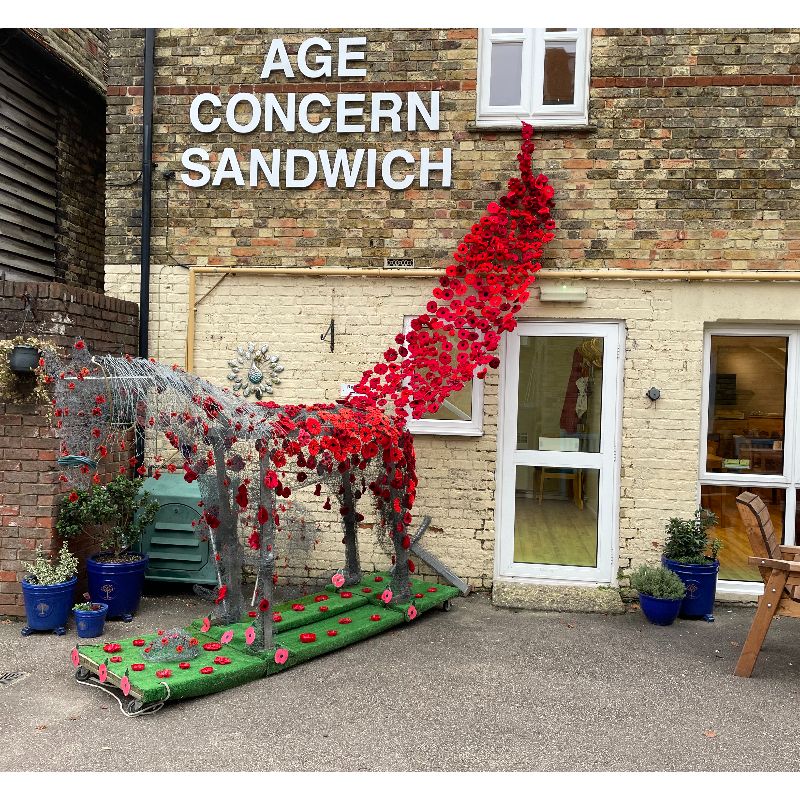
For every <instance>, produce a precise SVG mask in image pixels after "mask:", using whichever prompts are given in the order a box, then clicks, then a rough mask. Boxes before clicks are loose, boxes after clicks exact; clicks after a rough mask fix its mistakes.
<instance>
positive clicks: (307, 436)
mask: <svg viewBox="0 0 800 800" xmlns="http://www.w3.org/2000/svg"><path fill="white" fill-rule="evenodd" d="M532 134H533V131H532V129H531V128H530V127H529V126H527V125H524V124H523V131H522V146H521V150H520V153H519V155H518V156H517V159H518V162H519V166H520V173H521V174H520V177H514V178H512V179H511V180H510V181H509V184H508V191H507V193H506V194H505V195H504V196H503V197H501V198H500V199H499V200H498V201H497V202H493V203H490V204H489V205H488V206H487V209H486V213H485V214H484V215H482V216H481V219H480V221H479V222H477V223H476V224H475V225H473V226H472V229H471V231H470V232H469V233H468V234H467V235H466V236H465V237H464V238H463V240H462V241H461V243H460V244H459V245H458V248H457V250H456V252H455V254H454V256H453V263H451V264H450V265H448V266H447V268H446V270H445V274H444V275H443V276H442V277H440V278H439V286H437V287H436V288H435V289H434V290H433V299H431V300H430V301H429V302H428V303H427V306H426V313H423V314H421V315H419V316H418V317H416V318H415V319H414V320H413V321H412V323H411V330H410V331H409V332H408V333H407V334H402V333H399V334H397V336H396V337H395V343H396V345H397V346H396V347H390V348H389V349H387V350H386V352H385V353H384V354H383V359H382V360H381V361H379V362H378V363H377V364H376V365H375V366H374V367H372V368H371V369H369V370H367V371H366V372H365V373H364V375H363V377H362V378H361V380H360V382H359V383H358V384H357V386H356V387H355V389H354V391H353V393H352V394H350V395H349V396H348V397H347V398H345V399H344V400H340V401H338V402H337V403H334V404H314V405H278V404H276V403H272V402H256V403H252V402H248V401H246V400H244V399H243V398H242V397H240V396H237V394H235V393H234V392H231V391H230V390H229V389H222V388H219V387H217V386H215V385H213V384H212V383H210V382H208V381H206V380H204V379H202V378H200V377H198V376H196V375H192V374H190V373H187V372H185V371H184V370H182V369H181V368H180V367H178V366H177V365H173V366H168V365H165V364H160V363H157V362H155V361H154V360H152V359H150V360H148V359H141V358H133V357H130V356H125V357H115V356H95V357H92V356H91V354H90V353H89V352H88V349H87V348H86V345H85V344H84V343H83V342H82V341H78V342H77V343H76V345H75V349H74V350H73V351H72V354H71V358H70V359H69V360H68V361H62V359H61V358H60V357H59V356H58V355H57V354H55V353H53V352H48V353H46V354H45V367H44V368H45V371H46V373H47V375H48V376H49V380H50V381H51V382H52V383H53V384H54V400H53V403H54V415H55V427H56V428H57V429H58V432H59V435H60V439H61V458H60V459H59V463H60V464H61V465H62V466H64V467H66V469H65V474H64V475H62V476H61V480H62V481H63V482H64V483H67V484H71V485H73V486H75V487H80V488H88V487H89V486H90V485H91V484H92V483H99V482H100V481H101V479H100V475H99V473H98V471H97V470H98V464H99V462H100V461H101V460H102V459H103V458H105V457H107V456H108V453H109V450H110V448H122V449H125V448H126V447H127V445H126V442H125V439H124V437H123V438H120V435H119V430H120V429H121V428H129V427H130V426H131V425H132V424H134V423H135V424H136V425H137V426H139V428H140V429H142V430H143V431H144V433H145V436H146V438H147V439H148V444H149V447H148V448H147V450H148V453H149V454H150V456H149V463H148V465H144V464H142V465H139V466H138V472H139V474H141V475H145V474H148V472H150V473H151V474H152V476H153V477H154V478H158V477H160V475H161V474H163V472H164V471H166V470H168V471H170V472H175V471H177V470H178V469H182V471H183V473H184V478H185V479H186V480H187V481H189V482H192V481H195V480H197V481H198V482H199V485H200V492H201V498H202V502H201V506H202V508H203V513H202V517H201V519H200V521H199V523H198V525H197V533H198V535H200V536H202V537H207V538H208V541H209V545H210V548H211V552H212V554H213V557H214V563H215V565H216V569H217V594H216V598H215V603H216V605H217V617H218V620H219V621H220V622H225V623H231V622H236V621H239V620H240V619H241V618H242V617H243V615H244V614H245V612H246V611H247V606H246V601H245V597H244V594H243V589H242V585H241V570H242V566H243V564H244V562H245V560H246V559H245V548H244V546H243V543H242V540H243V539H245V538H246V541H247V545H248V548H249V550H250V552H251V554H252V556H251V558H252V560H253V561H254V563H255V566H256V571H257V584H256V585H257V587H258V590H259V594H260V598H259V602H258V611H259V615H260V618H259V624H258V625H257V642H256V645H257V646H258V647H260V648H261V649H263V650H268V649H270V648H271V647H272V646H273V644H272V623H273V618H272V613H271V612H270V608H271V606H272V599H273V586H274V583H275V582H276V580H277V573H276V546H277V543H278V537H279V534H282V535H284V536H286V539H287V541H289V540H291V541H292V542H295V543H298V542H302V541H303V540H304V539H306V540H307V539H308V538H309V537H306V536H305V533H306V529H307V527H308V525H309V520H310V519H312V517H313V513H312V509H311V507H310V506H307V504H306V503H305V502H301V501H300V500H298V497H297V495H298V493H299V492H300V491H301V490H304V489H311V488H312V487H313V491H312V492H311V496H314V497H316V498H317V499H316V500H314V501H312V502H313V503H315V504H322V506H321V507H322V509H323V510H326V511H327V510H331V509H332V508H333V507H334V503H332V500H331V498H334V500H335V504H336V505H337V506H338V513H339V515H340V516H341V523H342V529H343V533H344V538H343V542H344V548H345V565H344V568H343V569H342V570H340V571H339V573H337V574H336V575H334V583H335V584H337V585H339V586H341V585H344V586H349V585H354V584H356V583H358V582H359V580H360V579H361V577H362V573H361V567H360V564H359V555H358V542H357V536H358V529H359V523H360V522H362V521H363V520H364V515H363V514H362V513H361V512H360V511H359V503H360V502H361V501H362V500H363V498H364V496H365V495H370V496H371V497H372V499H373V501H374V503H375V506H376V511H377V518H378V520H379V524H378V525H377V526H376V530H377V533H378V538H379V540H380V541H381V543H382V544H383V545H384V546H385V547H386V549H387V550H388V551H389V552H391V553H392V554H393V555H392V560H393V562H394V570H393V578H392V582H391V585H390V591H391V596H392V597H393V598H394V600H395V601H398V602H408V601H409V599H410V589H409V570H410V561H409V559H408V554H409V553H408V551H409V548H410V546H411V538H410V536H409V533H408V531H409V525H410V523H411V521H412V516H411V511H412V509H413V506H414V500H415V495H416V487H417V476H416V471H415V456H414V444H413V437H412V435H411V434H410V433H409V432H408V430H407V427H406V420H407V418H408V416H409V415H411V416H412V417H414V418H419V417H421V416H422V415H423V414H425V413H431V412H435V411H436V410H437V409H438V408H439V406H440V405H441V404H442V403H443V402H444V401H445V400H446V398H447V396H448V395H449V394H450V393H452V392H453V391H457V390H459V389H461V388H463V386H464V385H465V384H466V383H467V382H468V381H470V380H471V379H473V377H478V378H483V377H485V375H486V371H487V368H489V367H491V368H495V367H497V366H498V365H499V359H498V358H497V357H496V356H494V355H493V353H494V351H495V350H496V349H497V347H498V345H499V343H500V339H501V335H502V333H503V332H504V331H510V330H513V328H514V327H515V325H516V315H517V314H518V312H519V311H520V309H521V308H522V305H523V304H524V303H525V302H526V300H527V299H528V297H529V291H528V289H529V286H530V284H531V283H532V282H533V280H534V277H535V273H536V271H537V270H538V269H539V268H540V265H539V263H538V259H539V258H541V253H542V248H543V246H544V244H546V243H547V242H549V241H550V240H551V239H552V238H553V235H554V234H553V233H552V230H553V228H554V227H555V223H554V221H553V218H552V209H553V206H554V203H553V189H552V187H551V186H550V185H549V182H548V179H547V178H546V177H545V176H544V175H538V176H536V177H534V175H533V173H532V170H531V154H532V152H533V149H534V146H533V141H532ZM158 436H164V437H165V438H166V439H167V441H168V442H169V443H170V445H171V446H172V447H173V448H174V450H175V452H176V453H177V454H179V455H180V457H182V458H183V464H182V466H181V467H178V466H176V465H175V464H174V463H169V462H168V460H166V459H164V457H163V456H161V455H159V454H158V452H157V451H156V448H154V447H153V443H154V441H155V440H156V438H157V437H158ZM154 451H156V454H155V455H153V452H154ZM130 462H131V466H136V461H135V458H134V457H131V459H130ZM127 469H128V467H125V466H123V467H121V471H127ZM323 490H324V492H325V494H327V499H326V500H325V501H324V503H322V496H323ZM309 499H310V498H309ZM297 546H299V545H297Z"/></svg>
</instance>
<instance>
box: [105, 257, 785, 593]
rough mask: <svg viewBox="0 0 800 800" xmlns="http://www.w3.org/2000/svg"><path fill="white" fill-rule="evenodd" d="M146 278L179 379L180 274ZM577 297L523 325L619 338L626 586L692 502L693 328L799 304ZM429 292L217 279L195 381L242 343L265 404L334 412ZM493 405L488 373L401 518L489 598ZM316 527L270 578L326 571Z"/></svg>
mask: <svg viewBox="0 0 800 800" xmlns="http://www.w3.org/2000/svg"><path fill="white" fill-rule="evenodd" d="M153 276H154V279H153V287H152V291H151V323H150V347H151V355H152V356H154V357H156V358H158V359H160V360H163V361H166V362H168V363H173V362H175V363H179V364H183V363H184V351H185V334H186V301H187V284H188V273H187V272H186V270H184V269H182V268H180V267H172V266H163V267H162V266H154V267H153ZM218 280H219V276H218V275H198V276H197V297H198V298H202V297H203V295H204V294H205V293H206V292H207V291H209V290H210V289H212V287H214V284H215V283H216V282H217V281H218ZM583 285H585V286H586V287H587V291H588V300H587V302H586V303H585V304H578V305H572V304H569V305H568V304H562V303H555V304H554V303H541V302H539V301H538V299H535V298H536V294H535V293H534V298H533V299H531V301H529V303H528V305H527V307H526V308H525V309H523V312H522V314H521V316H522V317H524V318H525V319H527V320H537V319H542V320H545V319H547V320H559V319H564V320H596V321H613V320H621V321H623V322H624V323H625V329H626V333H625V355H624V388H623V393H622V436H621V442H622V447H621V451H620V471H621V472H620V497H619V562H618V568H619V570H620V571H621V572H620V574H621V583H622V584H623V585H624V584H625V583H626V579H625V574H626V573H627V572H628V571H629V570H630V568H631V566H636V565H637V564H639V563H641V562H642V561H645V560H650V561H655V560H657V558H658V553H659V549H660V545H661V541H662V538H663V529H664V523H665V522H666V520H667V519H668V518H669V517H670V516H674V515H690V514H691V513H692V512H693V510H694V508H695V507H696V504H697V501H698V482H697V477H698V453H699V442H700V409H701V392H702V357H703V331H704V326H705V325H706V324H714V323H718V322H720V321H736V320H741V321H743V322H757V321H758V319H759V318H765V317H769V318H770V319H771V320H775V321H788V322H792V323H794V324H800V317H799V315H798V312H797V310H796V308H797V304H796V302H795V298H796V295H797V292H798V288H797V286H796V284H793V283H789V284H779V283H771V282H764V283H727V282H714V283H710V282H689V283H687V282H681V281H620V280H597V281H585V282H584V283H583ZM432 288H433V281H432V280H431V279H430V278H428V279H424V278H419V279H405V278H396V279H389V278H364V277H359V278H357V277H354V278H346V279H342V278H328V277H311V276H270V275H265V274H263V273H262V274H250V275H239V276H234V277H228V278H226V279H225V280H224V281H223V282H222V283H220V284H219V285H217V286H216V288H213V291H212V292H211V293H210V294H209V295H208V296H207V297H205V299H203V300H202V301H201V302H200V304H199V308H198V313H197V330H196V336H195V371H196V372H197V373H198V374H200V375H202V376H204V377H207V378H209V379H211V380H213V381H215V382H216V383H219V384H221V385H225V384H226V379H225V375H226V374H227V372H228V367H227V364H226V362H227V360H228V358H230V356H231V352H232V349H233V348H234V347H235V346H236V345H237V344H239V343H242V342H247V341H249V340H252V341H254V342H256V343H257V344H261V343H262V342H266V343H268V344H269V346H270V350H271V352H273V353H277V354H279V355H280V357H281V362H282V363H283V364H284V365H285V368H286V369H285V372H284V373H283V375H282V376H281V377H282V378H283V384H282V385H281V386H280V387H277V389H276V392H275V395H274V398H273V399H274V400H276V401H277V402H286V403H294V402H306V403H311V402H321V401H333V400H335V399H336V398H337V397H338V396H339V384H340V383H341V382H350V381H354V380H356V379H357V378H358V377H359V376H360V374H361V371H362V370H363V369H364V368H366V367H368V366H370V365H372V364H373V363H374V362H375V361H376V360H377V358H378V357H379V355H380V354H381V353H382V352H383V350H384V349H385V348H386V346H387V343H388V342H389V341H390V340H391V337H392V336H393V335H394V333H396V332H397V331H398V330H399V329H400V327H401V325H402V319H403V315H404V314H413V313H418V312H419V311H420V310H421V309H422V308H423V306H424V303H425V301H426V300H427V299H428V296H429V292H430V290H431V289H432ZM107 291H108V293H109V294H112V295H115V296H119V297H124V298H126V299H129V298H132V297H135V296H136V295H137V293H138V269H137V268H127V267H122V266H111V267H109V268H108V272H107ZM332 292H335V301H334V302H335V319H336V349H335V352H334V353H331V352H330V349H329V346H328V343H327V342H322V341H320V338H319V337H320V334H321V333H323V332H324V331H325V329H326V328H327V326H328V323H329V320H330V312H331V293H332ZM754 309H769V311H768V312H767V311H764V312H754ZM651 386H657V387H658V388H659V389H661V392H662V399H660V400H659V401H658V402H657V403H656V404H652V403H651V402H650V401H649V400H648V399H647V398H646V397H645V392H646V390H647V389H648V388H650V387H651ZM498 396H499V376H498V373H496V372H490V374H489V376H488V377H487V380H486V389H485V407H484V434H483V436H482V437H479V438H466V437H464V438H462V437H445V436H427V435H418V436H417V437H416V449H417V456H418V472H419V477H420V488H419V495H418V499H417V505H416V508H415V512H416V514H417V515H418V516H421V515H422V514H430V515H431V516H432V517H433V523H432V527H431V529H430V531H429V532H428V533H427V534H426V536H425V539H424V542H423V543H424V544H425V546H426V547H428V548H429V549H430V550H431V551H433V552H434V553H435V554H436V555H438V556H439V557H440V558H442V559H443V560H444V561H445V562H446V563H447V564H448V565H449V566H451V567H452V568H453V569H454V570H455V571H456V572H457V573H458V574H459V575H461V576H462V577H464V578H465V579H466V580H468V581H469V582H470V583H471V584H472V585H473V586H474V587H475V588H489V587H490V586H491V584H492V580H493V576H494V549H495V548H494V540H495V527H494V503H495V467H496V455H497V420H498ZM318 519H319V520H320V521H321V523H322V528H323V530H322V536H321V540H320V544H319V545H318V546H317V548H316V549H315V550H314V551H313V553H312V554H311V559H310V561H309V571H308V572H307V573H306V572H304V570H303V569H302V568H301V566H302V565H301V564H299V563H298V564H294V565H290V568H289V569H286V568H284V570H283V572H282V574H284V575H289V576H294V577H301V576H303V575H304V574H307V575H309V576H311V577H319V576H322V575H323V574H325V573H326V572H329V571H330V570H331V569H334V568H336V567H338V566H339V564H340V562H341V551H342V546H341V544H340V538H341V535H340V534H339V530H338V528H337V529H336V530H334V531H331V530H329V528H328V526H329V524H330V521H331V517H329V516H328V517H326V516H325V514H324V513H323V514H321V515H320V516H319V517H318ZM368 519H369V516H368ZM333 521H334V523H337V524H338V522H337V520H335V519H334V520H333ZM360 541H361V549H362V555H363V558H364V565H365V566H366V567H373V566H376V567H382V566H386V564H388V557H387V556H385V555H383V554H382V553H381V552H376V551H374V548H373V547H372V537H371V535H370V533H369V531H368V530H364V531H362V533H361V534H360Z"/></svg>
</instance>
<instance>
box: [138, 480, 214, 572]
mask: <svg viewBox="0 0 800 800" xmlns="http://www.w3.org/2000/svg"><path fill="white" fill-rule="evenodd" d="M142 488H143V489H144V491H146V492H149V493H150V494H151V495H152V496H153V497H154V498H155V499H156V500H157V501H158V505H159V509H158V513H157V514H156V517H155V519H154V520H153V522H152V523H151V524H150V525H149V526H148V527H147V528H146V529H145V531H144V532H143V534H142V539H141V542H140V545H139V547H140V549H141V551H142V552H143V553H147V555H148V556H150V563H149V565H148V567H147V572H146V573H145V577H146V578H148V579H149V580H154V581H183V582H185V583H208V584H216V582H217V574H216V570H215V569H214V564H213V562H212V560H211V555H210V548H209V546H208V542H207V541H205V542H203V541H200V539H199V537H198V536H197V533H196V531H195V526H194V525H193V524H192V523H193V522H197V521H198V520H199V519H200V509H199V507H198V505H197V504H198V503H199V502H200V488H199V486H198V485H197V482H196V481H195V482H194V483H187V482H186V481H185V480H184V479H183V474H170V473H168V472H167V473H165V474H163V475H162V476H161V477H160V478H159V479H158V480H156V479H155V478H147V480H145V482H144V484H143V486H142Z"/></svg>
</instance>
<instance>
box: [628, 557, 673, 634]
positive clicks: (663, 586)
mask: <svg viewBox="0 0 800 800" xmlns="http://www.w3.org/2000/svg"><path fill="white" fill-rule="evenodd" d="M631 586H632V587H633V588H634V589H636V591H637V592H639V605H640V607H641V609H642V613H643V614H644V615H645V617H647V619H648V620H649V621H650V622H652V623H653V625H672V623H673V622H675V618H676V617H677V616H678V612H679V611H680V610H681V602H682V601H683V598H684V596H685V595H686V587H685V586H684V585H683V581H682V580H681V579H680V578H679V577H678V576H677V575H676V574H675V573H674V572H673V571H672V570H670V569H667V568H666V567H652V566H649V565H648V564H642V566H640V567H639V568H638V569H636V570H635V571H634V572H633V573H632V574H631Z"/></svg>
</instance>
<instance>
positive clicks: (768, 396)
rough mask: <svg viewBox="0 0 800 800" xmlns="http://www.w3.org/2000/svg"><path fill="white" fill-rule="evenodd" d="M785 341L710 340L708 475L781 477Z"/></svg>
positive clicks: (751, 338)
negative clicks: (731, 474)
mask: <svg viewBox="0 0 800 800" xmlns="http://www.w3.org/2000/svg"><path fill="white" fill-rule="evenodd" d="M787 353H788V339H787V337H785V336H712V337H711V370H710V377H709V386H708V397H709V405H708V450H707V453H708V454H707V458H706V469H707V471H708V472H730V473H740V472H746V473H758V474H763V475H780V474H782V472H783V434H784V415H785V410H786V359H787Z"/></svg>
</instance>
